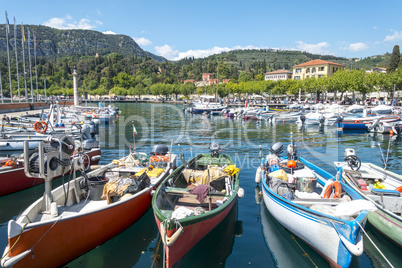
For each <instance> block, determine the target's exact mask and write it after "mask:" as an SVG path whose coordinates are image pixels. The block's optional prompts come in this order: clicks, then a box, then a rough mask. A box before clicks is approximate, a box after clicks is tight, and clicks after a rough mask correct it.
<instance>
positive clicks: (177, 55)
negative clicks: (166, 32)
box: [155, 45, 267, 60]
mask: <svg viewBox="0 0 402 268" xmlns="http://www.w3.org/2000/svg"><path fill="white" fill-rule="evenodd" d="M263 48H267V47H255V46H251V45H250V46H245V47H242V46H234V47H232V48H229V47H216V46H215V47H213V48H209V49H195V50H192V49H190V50H187V51H184V52H180V51H178V50H174V49H173V48H172V47H170V46H169V45H164V46H162V47H155V50H156V52H157V54H158V55H160V56H163V57H165V58H167V59H168V60H180V59H184V58H190V57H194V58H205V57H208V56H210V55H213V54H219V53H222V52H228V51H231V50H246V49H263ZM162 53H164V54H162Z"/></svg>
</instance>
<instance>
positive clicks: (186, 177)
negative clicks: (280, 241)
mask: <svg viewBox="0 0 402 268" xmlns="http://www.w3.org/2000/svg"><path fill="white" fill-rule="evenodd" d="M210 150H211V153H209V154H207V153H203V154H199V155H197V156H196V157H194V158H193V159H191V160H190V161H188V162H187V163H184V164H183V165H182V166H180V167H179V168H177V169H176V170H175V171H174V172H173V173H172V174H170V175H169V176H168V177H167V178H166V179H165V180H164V181H163V182H162V184H161V185H160V186H159V187H158V189H157V190H156V192H155V194H154V197H153V199H152V208H153V211H154V215H155V220H156V223H157V225H158V228H159V232H160V235H161V239H162V242H163V243H164V247H165V248H164V252H165V256H164V257H166V258H164V260H165V265H166V267H172V266H174V265H175V264H177V263H178V262H179V261H180V260H181V259H182V258H183V257H184V255H185V254H186V253H187V252H188V251H189V250H190V249H191V248H192V247H193V246H194V245H195V244H197V243H198V241H200V240H201V239H202V238H203V237H204V236H205V235H206V234H208V233H209V232H210V231H211V230H212V229H214V228H215V226H217V225H218V224H219V223H220V222H221V221H222V220H223V219H224V218H225V217H226V215H227V214H228V213H229V211H230V210H231V209H232V207H233V205H234V204H235V201H236V199H237V196H240V197H241V196H242V195H243V194H244V191H243V189H241V188H239V169H238V168H237V167H236V166H235V165H234V164H233V161H232V159H231V157H230V156H229V155H227V154H220V153H219V152H220V148H219V145H218V144H216V143H213V144H212V145H211V148H210Z"/></svg>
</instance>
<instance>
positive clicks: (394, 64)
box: [387, 45, 401, 73]
mask: <svg viewBox="0 0 402 268" xmlns="http://www.w3.org/2000/svg"><path fill="white" fill-rule="evenodd" d="M400 58H401V54H400V52H399V46H398V45H395V46H394V49H393V50H392V55H391V59H390V61H389V66H388V70H387V71H388V72H389V73H392V72H395V71H396V68H398V65H399V61H400Z"/></svg>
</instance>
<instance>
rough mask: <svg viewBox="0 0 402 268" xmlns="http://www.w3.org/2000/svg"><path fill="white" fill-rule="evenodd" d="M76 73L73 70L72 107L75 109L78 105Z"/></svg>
mask: <svg viewBox="0 0 402 268" xmlns="http://www.w3.org/2000/svg"><path fill="white" fill-rule="evenodd" d="M77 75H78V74H77V71H76V69H75V66H74V69H73V87H74V106H75V107H77V106H78V105H79V101H78V82H77Z"/></svg>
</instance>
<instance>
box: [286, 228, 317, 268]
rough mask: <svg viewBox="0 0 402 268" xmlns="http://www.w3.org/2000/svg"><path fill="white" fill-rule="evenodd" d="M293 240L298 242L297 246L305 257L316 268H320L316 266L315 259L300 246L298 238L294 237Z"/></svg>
mask: <svg viewBox="0 0 402 268" xmlns="http://www.w3.org/2000/svg"><path fill="white" fill-rule="evenodd" d="M292 239H293V240H294V241H295V242H296V244H297V245H298V246H299V247H300V249H301V250H302V251H303V253H304V254H303V256H305V257H307V258H308V259H309V260H310V261H311V263H312V264H313V265H314V267H315V268H318V266H317V265H316V264H315V262H314V261H313V259H311V258H310V255H308V254H307V252H306V251H304V249H303V248H302V246H301V245H300V244H299V242H297V240H296V237H294V236H293V235H292Z"/></svg>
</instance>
